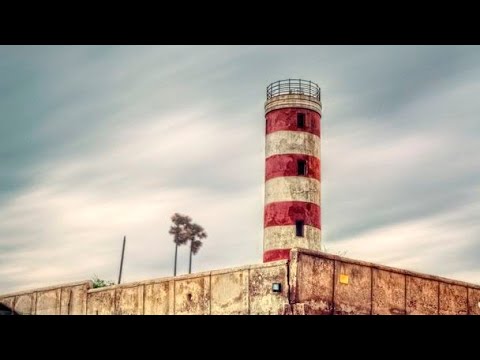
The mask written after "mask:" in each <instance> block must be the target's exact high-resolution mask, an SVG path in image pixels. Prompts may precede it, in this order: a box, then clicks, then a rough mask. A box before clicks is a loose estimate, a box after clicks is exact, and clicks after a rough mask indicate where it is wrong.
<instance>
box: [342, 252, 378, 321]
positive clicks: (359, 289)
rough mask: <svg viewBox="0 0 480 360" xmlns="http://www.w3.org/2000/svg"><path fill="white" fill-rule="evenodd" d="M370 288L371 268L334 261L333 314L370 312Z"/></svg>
mask: <svg viewBox="0 0 480 360" xmlns="http://www.w3.org/2000/svg"><path fill="white" fill-rule="evenodd" d="M371 290H372V278H371V268H369V267H367V266H361V265H355V264H349V263H344V262H342V261H335V281H334V290H333V291H334V313H335V314H345V315H347V314H359V315H360V314H370V312H371V308H372V305H371Z"/></svg>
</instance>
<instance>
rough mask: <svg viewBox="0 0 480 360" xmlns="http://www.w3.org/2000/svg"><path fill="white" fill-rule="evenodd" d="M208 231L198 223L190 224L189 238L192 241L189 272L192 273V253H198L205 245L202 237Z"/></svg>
mask: <svg viewBox="0 0 480 360" xmlns="http://www.w3.org/2000/svg"><path fill="white" fill-rule="evenodd" d="M206 237H207V233H206V232H205V230H204V229H203V227H201V226H200V225H198V224H189V226H188V240H189V241H190V261H189V263H188V273H189V274H191V273H192V255H196V254H197V253H198V251H199V250H200V248H201V246H202V245H203V243H202V241H201V240H200V239H205V238H206Z"/></svg>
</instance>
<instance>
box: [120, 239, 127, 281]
mask: <svg viewBox="0 0 480 360" xmlns="http://www.w3.org/2000/svg"><path fill="white" fill-rule="evenodd" d="M126 241H127V237H126V236H124V237H123V246H122V259H121V260H120V273H119V274H118V284H120V282H121V281H122V269H123V256H124V255H125V242H126Z"/></svg>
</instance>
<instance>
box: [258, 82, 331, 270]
mask: <svg viewBox="0 0 480 360" xmlns="http://www.w3.org/2000/svg"><path fill="white" fill-rule="evenodd" d="M321 117H322V103H321V98H320V87H319V86H318V85H317V84H316V83H314V82H312V81H306V80H300V79H288V80H280V81H276V82H274V83H272V84H270V85H269V86H268V87H267V100H266V102H265V120H266V127H265V136H266V137H265V204H264V205H265V207H264V236H263V261H264V262H269V261H275V260H281V259H288V258H289V255H290V249H292V248H294V247H298V248H305V249H311V250H320V249H321V247H320V241H321V209H320V193H321V191H320V168H321V166H320V121H321Z"/></svg>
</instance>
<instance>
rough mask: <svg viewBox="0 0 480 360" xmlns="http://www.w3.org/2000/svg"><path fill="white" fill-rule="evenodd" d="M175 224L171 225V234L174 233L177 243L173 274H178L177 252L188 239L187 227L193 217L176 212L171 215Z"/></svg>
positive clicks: (174, 239) (174, 240)
mask: <svg viewBox="0 0 480 360" xmlns="http://www.w3.org/2000/svg"><path fill="white" fill-rule="evenodd" d="M171 219H172V222H173V225H172V226H170V230H169V231H168V233H169V234H172V235H173V242H174V243H175V263H174V266H173V276H176V275H177V254H178V247H179V246H180V245H185V244H186V243H187V241H188V234H189V233H188V231H187V229H188V228H189V226H190V225H191V222H192V219H190V217H188V216H185V215H181V214H178V213H175V214H173V215H172V217H171Z"/></svg>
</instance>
